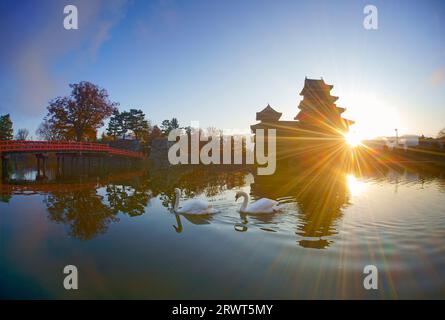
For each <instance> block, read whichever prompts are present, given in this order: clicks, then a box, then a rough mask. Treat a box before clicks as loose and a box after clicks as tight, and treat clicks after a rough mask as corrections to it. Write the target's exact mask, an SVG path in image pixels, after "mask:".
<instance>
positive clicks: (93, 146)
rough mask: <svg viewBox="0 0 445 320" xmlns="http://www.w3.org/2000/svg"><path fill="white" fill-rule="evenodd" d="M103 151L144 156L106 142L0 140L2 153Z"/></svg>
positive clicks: (137, 156)
mask: <svg viewBox="0 0 445 320" xmlns="http://www.w3.org/2000/svg"><path fill="white" fill-rule="evenodd" d="M64 151H65V152H103V153H109V154H112V155H119V156H126V157H132V158H143V157H144V155H143V153H141V152H136V151H130V150H124V149H118V148H112V147H110V146H108V145H106V144H102V143H94V142H74V141H20V140H11V141H0V153H8V152H64Z"/></svg>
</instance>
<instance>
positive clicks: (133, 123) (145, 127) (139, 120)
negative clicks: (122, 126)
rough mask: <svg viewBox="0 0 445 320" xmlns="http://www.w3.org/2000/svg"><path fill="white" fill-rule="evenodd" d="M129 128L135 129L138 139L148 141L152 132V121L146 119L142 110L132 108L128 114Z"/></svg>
mask: <svg viewBox="0 0 445 320" xmlns="http://www.w3.org/2000/svg"><path fill="white" fill-rule="evenodd" d="M127 121H128V129H129V130H131V131H133V133H134V136H135V138H136V139H137V140H143V141H147V140H148V139H147V138H148V134H149V133H150V123H149V121H148V120H146V119H145V114H144V112H143V111H142V110H140V109H139V110H136V109H130V112H129V114H128V118H127Z"/></svg>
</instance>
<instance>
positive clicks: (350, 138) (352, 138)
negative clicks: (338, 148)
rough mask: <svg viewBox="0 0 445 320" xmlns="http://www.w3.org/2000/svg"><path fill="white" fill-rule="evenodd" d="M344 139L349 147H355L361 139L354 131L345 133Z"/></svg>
mask: <svg viewBox="0 0 445 320" xmlns="http://www.w3.org/2000/svg"><path fill="white" fill-rule="evenodd" d="M345 140H346V143H347V144H348V145H349V146H350V147H351V148H354V147H357V146H359V145H360V144H361V143H362V139H361V138H360V136H359V135H358V134H357V133H355V132H348V133H347V134H345Z"/></svg>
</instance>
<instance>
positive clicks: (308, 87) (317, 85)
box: [300, 78, 334, 96]
mask: <svg viewBox="0 0 445 320" xmlns="http://www.w3.org/2000/svg"><path fill="white" fill-rule="evenodd" d="M333 87H334V86H333V85H330V84H326V83H325V82H324V80H323V78H322V79H308V78H305V79H304V87H303V90H301V92H300V95H301V96H303V95H305V94H306V93H307V92H309V91H322V92H326V93H329V91H331V90H332V88H333Z"/></svg>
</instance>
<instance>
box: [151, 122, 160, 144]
mask: <svg viewBox="0 0 445 320" xmlns="http://www.w3.org/2000/svg"><path fill="white" fill-rule="evenodd" d="M159 137H162V131H161V129H159V127H158V126H157V125H155V126H154V127H153V129H152V130H151V132H150V140H151V141H153V140H154V139H156V138H159Z"/></svg>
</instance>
